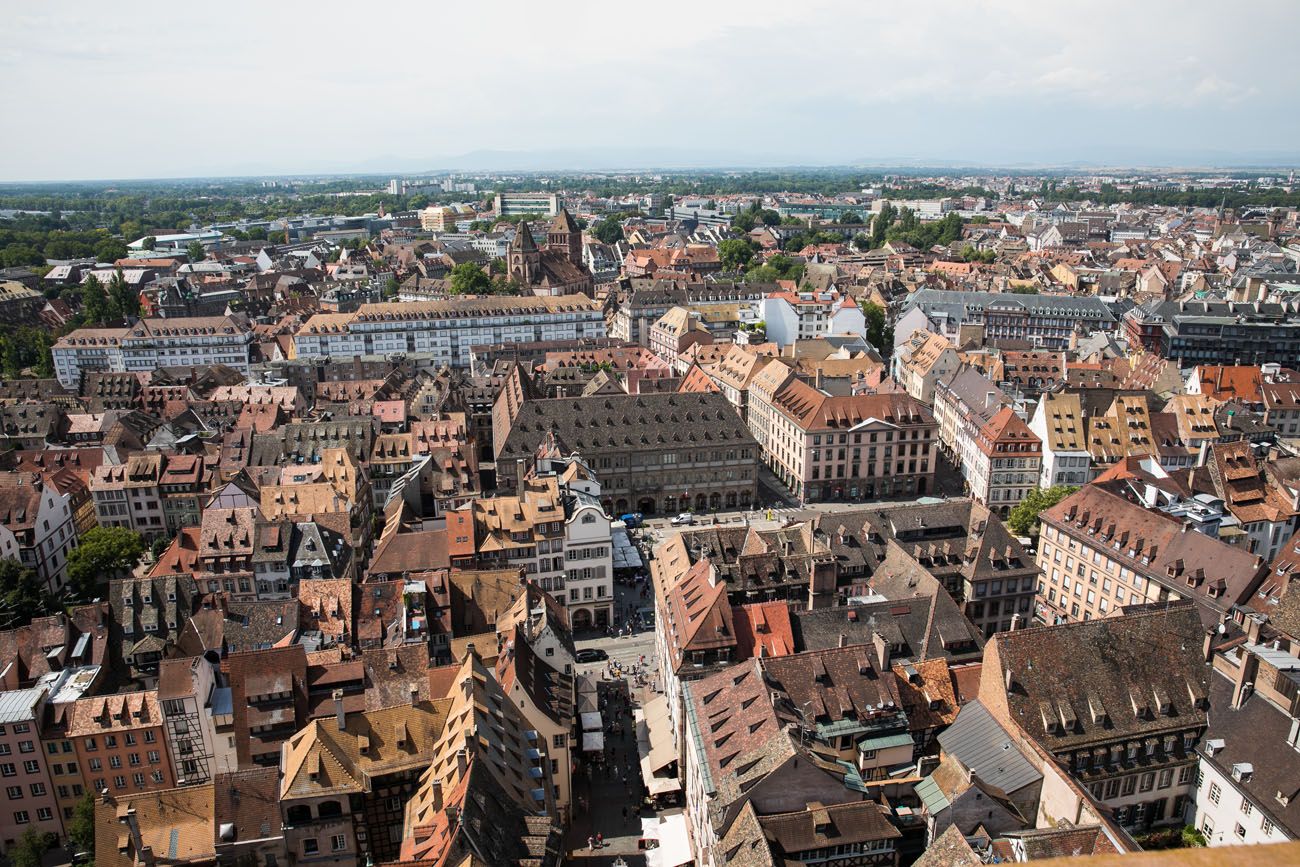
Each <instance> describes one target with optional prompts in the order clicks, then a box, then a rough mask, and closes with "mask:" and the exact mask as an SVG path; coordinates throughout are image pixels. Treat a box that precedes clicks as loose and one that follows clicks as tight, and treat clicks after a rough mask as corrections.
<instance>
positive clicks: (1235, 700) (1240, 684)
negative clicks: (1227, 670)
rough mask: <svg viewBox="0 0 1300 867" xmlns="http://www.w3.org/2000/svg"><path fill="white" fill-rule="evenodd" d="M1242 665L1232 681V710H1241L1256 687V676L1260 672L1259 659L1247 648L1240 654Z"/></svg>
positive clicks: (1238, 667)
mask: <svg viewBox="0 0 1300 867" xmlns="http://www.w3.org/2000/svg"><path fill="white" fill-rule="evenodd" d="M1239 658H1240V659H1241V664H1240V665H1238V666H1237V673H1236V675H1234V676H1233V679H1232V708H1233V710H1239V709H1240V708H1241V706H1242V704H1244V703H1245V701H1246V699H1248V698H1250V693H1251V691H1252V690H1253V689H1254V686H1255V674H1256V673H1257V672H1258V671H1259V657H1258V656H1256V655H1255V654H1253V653H1251V652H1250V651H1248V650H1246V649H1245V648H1242V649H1241V652H1240V654H1239Z"/></svg>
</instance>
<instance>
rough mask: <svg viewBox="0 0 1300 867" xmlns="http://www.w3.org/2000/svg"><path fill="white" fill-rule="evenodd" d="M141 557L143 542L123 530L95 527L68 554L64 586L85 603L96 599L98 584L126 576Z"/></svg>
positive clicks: (132, 532)
mask: <svg viewBox="0 0 1300 867" xmlns="http://www.w3.org/2000/svg"><path fill="white" fill-rule="evenodd" d="M143 556H144V539H142V538H140V534H139V533H136V532H135V531H133V530H129V529H127V528H126V527H95V528H93V529H91V530H89V531H87V533H86V534H85V535H84V536H82V537H81V544H80V545H78V546H77V547H76V548H74V549H72V551H71V552H69V554H68V584H69V585H70V587H71V588H72V591H73V593H74V595H76V596H77V597H78V598H80V599H83V600H86V599H92V598H94V597H95V596H97V595H99V594H98V593H97V592H96V589H97V587H98V584H99V583H100V581H101V580H102V581H107V580H108V579H110V578H114V577H117V576H119V575H121V574H124V573H126V572H130V571H131V570H132V569H134V568H135V567H136V566H137V565H138V564H139V563H140V558H141V557H143Z"/></svg>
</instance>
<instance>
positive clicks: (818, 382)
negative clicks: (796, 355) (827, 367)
mask: <svg viewBox="0 0 1300 867" xmlns="http://www.w3.org/2000/svg"><path fill="white" fill-rule="evenodd" d="M813 382H814V384H815V385H816V388H817V390H818V391H821V390H822V369H821V368H820V367H818V368H817V372H816V373H815V374H814V378H813Z"/></svg>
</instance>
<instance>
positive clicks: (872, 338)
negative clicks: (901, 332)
mask: <svg viewBox="0 0 1300 867" xmlns="http://www.w3.org/2000/svg"><path fill="white" fill-rule="evenodd" d="M862 316H863V317H864V318H865V319H866V320H867V342H868V343H870V344H871V345H872V346H874V347H875V348H876V349H878V350H880V352H881V353H882V354H883V355H886V356H888V355H889V353H891V352H893V351H894V329H893V327H892V326H891V325H890V324H889V317H888V316H886V315H885V308H883V307H881V306H880V305H879V304H874V303H872V302H870V301H864V302H862Z"/></svg>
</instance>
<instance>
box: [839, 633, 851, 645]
mask: <svg viewBox="0 0 1300 867" xmlns="http://www.w3.org/2000/svg"><path fill="white" fill-rule="evenodd" d="M848 645H849V637H848V636H847V635H845V634H844V633H843V632H841V633H840V647H848Z"/></svg>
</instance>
